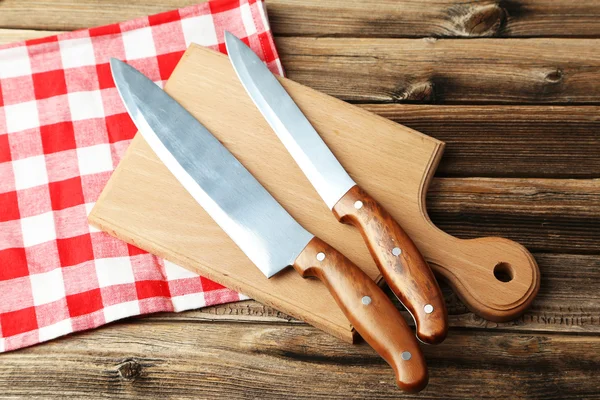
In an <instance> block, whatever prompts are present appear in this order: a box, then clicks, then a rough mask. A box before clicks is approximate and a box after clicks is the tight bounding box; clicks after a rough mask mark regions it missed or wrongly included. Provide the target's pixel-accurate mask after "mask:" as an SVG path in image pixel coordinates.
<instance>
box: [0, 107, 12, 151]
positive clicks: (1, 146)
mask: <svg viewBox="0 0 600 400" xmlns="http://www.w3.org/2000/svg"><path fill="white" fill-rule="evenodd" d="M1 112H3V111H2V110H0V113H1ZM10 160H11V157H10V145H9V144H8V134H3V135H0V163H3V162H7V161H10Z"/></svg>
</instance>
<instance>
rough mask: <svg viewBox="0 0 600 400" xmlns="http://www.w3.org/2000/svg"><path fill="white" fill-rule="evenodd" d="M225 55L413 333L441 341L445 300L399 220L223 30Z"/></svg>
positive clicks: (254, 58) (255, 60)
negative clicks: (352, 233)
mask: <svg viewBox="0 0 600 400" xmlns="http://www.w3.org/2000/svg"><path fill="white" fill-rule="evenodd" d="M225 43H226V46H227V53H228V54H229V59H230V60H231V63H232V65H233V68H234V69H235V72H236V73H237V76H238V77H239V79H240V81H241V82H242V85H243V86H244V88H245V89H246V91H247V92H248V94H249V95H250V97H251V98H252V101H253V102H254V104H256V106H257V107H258V109H259V110H260V112H261V113H262V115H263V116H264V117H265V119H266V120H267V122H268V123H269V125H270V126H271V128H273V130H274V131H275V133H276V134H277V136H278V137H279V139H280V140H281V141H282V142H283V144H284V146H285V147H286V148H287V150H288V151H289V152H290V154H291V155H292V157H293V158H294V160H295V161H296V163H297V164H298V165H299V166H300V169H302V171H303V172H304V174H305V175H306V177H307V178H308V180H309V181H310V182H311V184H312V185H313V186H314V188H315V189H316V191H317V192H318V193H319V195H320V196H321V198H322V199H323V200H324V201H325V203H326V204H327V206H328V207H329V208H330V209H331V210H332V211H333V213H334V215H335V216H336V218H337V219H338V220H339V221H341V222H343V223H348V224H351V225H353V226H355V227H357V228H358V229H359V231H360V233H361V234H362V236H363V238H364V240H365V242H366V244H367V247H368V248H369V251H370V252H371V255H372V256H373V259H374V260H375V263H376V264H377V267H378V268H379V270H380V271H381V274H382V275H383V277H384V278H385V280H386V282H387V284H388V286H389V287H390V289H391V290H392V292H393V293H394V294H395V295H396V297H398V299H399V300H400V301H401V302H402V304H403V305H404V306H405V307H406V309H407V310H408V311H409V312H410V313H411V314H412V316H413V318H414V319H415V324H416V326H417V337H418V338H419V339H420V340H421V341H423V342H424V343H428V344H435V343H440V342H442V341H443V340H444V339H445V337H446V334H447V332H448V316H447V312H446V305H445V303H444V298H443V296H442V293H441V291H440V288H439V286H438V284H437V281H436V280H435V277H434V275H433V272H432V271H431V269H430V268H429V265H427V262H426V261H425V259H424V258H423V256H422V255H421V253H420V252H419V250H418V249H417V247H416V246H415V244H414V243H413V241H412V240H411V239H410V237H409V236H408V235H407V234H406V232H405V231H404V230H403V229H402V228H401V227H400V225H399V224H398V223H397V222H396V221H395V220H394V219H393V218H392V217H391V216H390V214H389V213H388V212H387V211H386V210H385V209H384V208H383V207H382V206H381V205H379V204H378V203H377V201H376V200H374V199H373V198H372V197H371V196H369V194H368V193H366V192H365V191H364V190H363V189H361V188H360V186H358V185H357V184H356V183H355V182H354V181H353V180H352V178H351V177H350V175H348V173H347V172H346V170H344V168H343V167H342V165H341V164H340V163H339V161H338V160H337V159H336V158H335V156H334V155H333V153H332V152H331V150H330V149H329V148H328V147H327V145H326V144H325V142H324V141H323V140H322V139H321V137H320V136H319V134H318V133H317V131H316V130H315V129H314V128H313V126H312V125H311V124H310V122H309V121H308V119H307V118H306V117H305V116H304V114H303V113H302V111H301V110H300V109H299V108H298V106H297V105H296V103H295V102H294V100H293V99H292V98H291V97H290V95H289V94H288V93H287V92H286V91H285V89H284V88H283V86H281V84H280V83H279V81H278V80H277V78H276V77H275V76H274V75H273V74H272V73H271V71H269V69H268V68H267V67H266V66H265V64H264V63H263V62H262V61H261V59H260V58H259V57H258V56H257V55H256V54H255V53H254V52H253V51H252V50H251V49H250V48H249V47H248V46H246V45H245V44H244V43H243V42H242V41H241V40H240V39H238V38H237V37H235V36H234V35H233V34H231V33H229V32H226V33H225Z"/></svg>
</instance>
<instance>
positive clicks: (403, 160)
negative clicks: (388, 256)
mask: <svg viewBox="0 0 600 400" xmlns="http://www.w3.org/2000/svg"><path fill="white" fill-rule="evenodd" d="M283 84H284V86H285V87H286V89H287V90H288V91H289V92H290V94H291V95H292V97H293V98H294V100H295V101H296V102H297V103H298V105H299V107H300V108H301V109H302V110H303V111H304V112H305V114H306V115H307V117H308V118H309V120H310V121H311V122H312V123H313V125H314V126H315V128H316V129H317V131H318V132H319V133H320V134H321V136H322V137H323V139H324V140H325V142H326V143H327V144H328V145H329V146H330V148H331V149H332V151H333V152H334V154H335V155H336V156H337V157H338V159H339V160H340V162H341V163H342V164H343V165H344V166H345V167H346V169H347V170H348V172H349V173H350V175H351V176H352V177H353V179H354V180H355V181H356V182H357V183H358V184H359V185H361V186H362V187H363V188H364V189H365V190H367V191H368V192H369V193H371V194H372V195H373V197H374V198H376V199H377V200H379V202H380V203H381V204H382V205H383V206H384V207H385V208H387V209H388V210H389V211H390V213H391V214H392V215H393V216H394V217H395V218H396V219H397V220H398V222H399V223H400V224H401V225H402V226H403V227H404V228H405V229H406V231H407V232H408V233H409V235H411V236H412V237H413V239H414V240H415V242H416V244H417V245H418V246H419V248H420V250H421V251H422V252H423V254H424V255H425V257H426V258H427V260H428V261H429V262H430V265H431V266H432V268H433V269H434V270H435V271H436V272H437V273H438V274H439V275H441V276H443V277H444V278H446V279H447V280H448V281H449V283H450V284H451V286H452V287H453V288H454V290H455V291H457V293H458V294H459V296H460V297H461V299H462V300H463V301H464V302H465V303H466V304H467V305H468V306H469V308H471V309H472V310H473V311H474V312H476V313H478V314H480V315H482V316H485V317H487V318H490V319H494V320H506V319H510V318H514V317H516V316H517V315H519V314H520V313H521V312H522V311H523V310H524V309H525V308H526V306H527V305H529V303H530V302H531V300H532V299H533V297H534V296H535V294H536V293H537V289H538V288H539V271H538V269H537V265H536V263H535V261H534V260H533V258H532V257H531V255H530V254H529V252H527V251H526V250H525V249H524V248H523V247H522V246H520V245H518V244H516V243H514V242H511V241H508V240H505V239H499V238H483V239H474V240H459V239H456V238H454V237H451V236H449V235H447V234H445V233H443V232H441V231H440V230H438V229H437V228H436V227H435V226H433V225H432V224H431V222H430V221H429V219H428V217H427V215H426V210H425V202H424V197H425V192H426V189H427V186H428V184H429V181H430V179H431V177H432V175H433V172H434V170H435V167H436V166H437V163H438V161H439V159H440V157H441V154H442V150H443V143H442V142H440V141H438V140H435V139H433V138H431V137H428V136H426V135H423V134H420V133H418V132H416V131H413V130H411V129H409V128H406V127H404V126H402V125H399V124H396V123H393V122H391V121H389V120H387V119H385V118H382V117H379V116H376V115H374V114H371V113H369V112H367V111H365V110H362V109H359V108H357V107H355V106H352V105H349V104H346V103H344V102H342V101H340V100H337V99H335V98H332V97H330V96H327V95H324V94H322V93H318V92H316V91H314V90H312V89H309V88H307V87H304V86H302V85H299V84H297V83H294V82H292V81H289V80H285V79H284V80H283ZM165 90H166V91H167V92H168V93H170V94H171V95H172V96H173V97H174V98H175V99H176V100H177V101H179V102H180V103H181V104H182V105H183V106H184V107H185V108H186V109H188V110H189V111H190V112H191V113H192V114H193V115H194V116H195V117H196V118H198V120H199V121H200V122H201V123H202V124H204V125H205V126H206V127H207V128H208V129H209V130H210V131H211V132H212V133H213V134H214V135H215V136H216V137H217V138H218V139H219V140H221V142H222V143H223V144H224V145H225V146H226V147H227V148H228V149H229V150H230V151H231V152H232V153H233V154H234V155H235V156H236V157H237V158H238V159H239V160H240V161H241V162H242V164H244V166H246V168H247V169H248V170H249V171H250V172H251V173H252V174H253V175H254V176H255V177H256V178H257V179H258V180H259V181H260V182H261V183H262V184H263V185H264V186H265V187H266V188H267V190H268V191H269V192H270V193H271V194H272V195H273V196H274V197H275V198H276V199H277V200H278V201H279V202H280V203H281V204H282V205H283V206H284V207H285V208H286V209H287V210H288V211H289V212H290V214H291V215H292V216H293V217H294V218H296V219H297V220H298V221H299V222H300V223H301V224H302V225H303V226H304V227H306V228H307V229H308V230H309V231H311V232H312V233H314V234H315V235H317V236H319V237H321V238H322V239H323V240H325V241H327V242H328V243H330V244H331V245H332V246H334V247H335V248H337V249H338V250H340V251H341V252H342V253H344V254H345V255H346V256H347V257H348V258H350V259H351V260H352V261H353V262H354V263H356V264H357V265H358V266H360V267H361V268H362V269H363V270H364V271H365V272H366V273H367V274H368V275H369V276H370V277H372V278H373V279H375V280H379V279H380V277H379V272H378V270H377V268H376V267H375V264H374V262H373V261H372V259H371V257H370V255H369V253H368V250H367V247H366V245H365V244H364V242H363V240H362V238H361V237H360V234H359V233H358V231H356V230H354V229H353V228H351V227H349V226H345V225H342V224H340V223H338V222H337V221H336V219H335V217H334V216H333V214H332V213H331V211H330V210H329V209H328V208H327V206H326V205H325V204H324V203H323V202H322V200H321V199H320V198H319V196H318V195H317V193H316V192H315V191H314V189H313V188H312V186H311V185H310V183H309V182H308V180H307V179H306V178H305V177H304V175H303V174H302V172H301V171H300V169H299V168H298V166H297V165H296V164H295V163H294V161H293V159H292V158H291V156H290V155H289V154H288V153H287V151H286V150H285V148H284V147H283V145H282V144H281V143H280V142H279V140H278V139H277V137H276V135H275V133H274V132H273V131H272V130H271V129H270V128H269V126H268V125H267V123H266V121H265V120H264V119H263V118H262V116H261V115H260V113H259V112H258V110H257V109H256V108H255V107H254V105H253V104H252V102H251V100H250V98H249V97H248V96H247V95H246V93H245V91H244V89H243V88H242V86H241V84H240V83H239V82H238V80H237V78H236V76H235V73H234V71H233V69H232V68H231V66H230V64H229V61H228V60H227V58H226V57H225V56H223V55H221V54H219V53H216V52H213V51H211V50H207V49H205V48H201V47H199V46H194V45H193V46H192V47H190V49H188V51H187V52H186V54H185V55H184V57H183V59H182V61H181V62H180V64H179V65H178V67H177V68H176V70H175V71H174V72H173V75H172V76H171V78H170V80H169V82H168V83H167V85H166V87H165ZM90 222H91V223H92V224H93V225H95V226H97V227H99V228H100V229H103V230H105V231H107V232H109V233H111V234H112V235H114V236H117V237H119V238H121V239H123V240H125V241H127V242H130V243H132V244H135V245H137V246H139V247H141V248H143V249H145V250H147V251H150V252H152V253H155V254H157V255H159V256H162V257H164V258H166V259H169V260H170V261H172V262H175V263H177V264H179V265H182V266H184V267H186V268H188V269H191V270H194V271H196V272H198V273H200V274H202V275H204V276H208V277H209V278H211V279H213V280H215V281H217V282H219V283H221V284H223V285H226V286H228V287H230V288H233V289H235V290H239V291H241V292H243V293H245V294H247V295H249V296H251V297H253V298H255V299H257V300H259V301H261V302H263V303H265V304H268V305H271V306H273V307H275V308H277V309H280V310H281V311H284V312H286V313H288V314H290V315H292V316H294V317H297V318H300V319H302V320H305V321H307V322H309V323H311V324H313V325H315V326H317V327H319V328H321V329H323V330H325V331H327V332H330V333H332V334H334V335H336V336H338V337H340V338H343V339H345V340H347V341H351V340H352V338H353V332H352V329H351V326H350V324H349V322H348V321H347V320H346V318H345V317H344V316H343V314H342V313H341V311H340V310H339V309H338V307H337V306H336V304H335V302H334V300H333V298H332V297H331V296H330V295H329V293H328V291H327V290H326V289H325V287H324V286H323V285H322V284H321V283H319V282H317V281H312V280H304V279H302V278H301V277H300V276H299V275H298V274H297V273H296V272H295V271H293V270H292V269H291V268H289V269H287V270H285V271H282V272H281V273H279V274H277V275H276V276H274V277H272V278H271V279H269V280H267V279H266V278H265V277H264V275H262V273H261V272H260V271H259V270H258V269H257V268H256V267H254V265H252V264H251V262H250V261H249V260H248V258H247V257H246V256H245V255H244V254H243V253H242V252H241V250H239V249H238V248H237V247H236V246H235V244H234V243H233V242H232V241H231V239H229V237H228V236H227V235H226V234H225V233H224V232H223V231H221V229H220V228H219V227H218V226H217V225H216V223H215V222H214V221H212V219H211V218H210V217H209V216H208V214H207V213H206V212H205V211H204V210H203V209H202V207H200V206H199V205H198V204H197V203H196V202H195V201H194V200H193V199H192V197H191V196H190V195H189V194H188V193H187V192H186V191H185V189H183V187H182V186H181V185H180V184H179V183H178V182H177V180H176V179H175V178H174V177H173V176H172V175H171V173H170V172H169V171H168V170H167V169H166V167H165V166H164V165H163V164H162V163H161V162H160V161H159V160H158V158H157V157H156V155H155V154H154V153H153V152H152V150H151V149H150V148H149V146H148V145H147V144H146V143H145V142H144V140H143V139H142V138H141V137H140V135H137V136H136V138H135V139H134V140H133V141H132V143H131V145H130V148H129V149H128V151H127V153H126V155H125V156H124V158H123V159H122V161H121V163H120V164H119V166H118V167H117V169H116V171H115V172H114V174H113V176H112V177H111V179H110V181H109V183H108V184H107V186H106V188H105V190H104V191H103V193H102V195H101V196H100V199H99V200H98V202H97V203H96V205H95V207H94V209H93V210H92V212H91V214H90ZM497 266H500V269H502V270H504V271H501V272H505V273H506V274H508V275H510V276H511V277H512V280H511V281H510V282H501V281H499V280H497V279H496V278H495V277H494V268H497Z"/></svg>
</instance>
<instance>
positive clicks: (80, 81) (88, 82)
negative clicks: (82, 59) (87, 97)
mask: <svg viewBox="0 0 600 400" xmlns="http://www.w3.org/2000/svg"><path fill="white" fill-rule="evenodd" d="M64 73H65V81H66V83H67V87H68V88H69V92H71V93H73V92H90V91H93V90H98V89H99V88H100V84H99V83H98V76H97V75H96V66H95V65H87V66H85V67H78V68H69V69H66V70H64Z"/></svg>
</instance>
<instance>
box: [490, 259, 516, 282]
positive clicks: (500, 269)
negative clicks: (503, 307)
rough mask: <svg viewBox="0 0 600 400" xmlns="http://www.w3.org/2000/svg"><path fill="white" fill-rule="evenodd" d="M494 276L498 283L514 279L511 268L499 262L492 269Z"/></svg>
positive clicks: (507, 264)
mask: <svg viewBox="0 0 600 400" xmlns="http://www.w3.org/2000/svg"><path fill="white" fill-rule="evenodd" d="M494 276H495V277H496V279H498V280H499V281H500V282H510V281H512V280H513V277H514V274H513V270H512V267H511V266H510V264H509V263H507V262H499V263H498V264H496V266H495V267H494Z"/></svg>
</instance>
